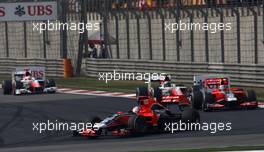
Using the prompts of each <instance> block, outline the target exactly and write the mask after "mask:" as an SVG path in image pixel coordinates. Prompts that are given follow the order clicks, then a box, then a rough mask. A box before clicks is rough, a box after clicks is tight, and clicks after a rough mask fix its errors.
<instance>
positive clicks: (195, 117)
mask: <svg viewBox="0 0 264 152" xmlns="http://www.w3.org/2000/svg"><path fill="white" fill-rule="evenodd" d="M182 122H183V123H185V130H190V131H195V130H196V129H197V128H196V127H195V126H196V125H194V123H195V124H199V123H200V114H199V112H198V111H196V110H195V109H193V108H189V109H186V110H184V111H183V113H182Z"/></svg>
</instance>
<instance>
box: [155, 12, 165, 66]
mask: <svg viewBox="0 0 264 152" xmlns="http://www.w3.org/2000/svg"><path fill="white" fill-rule="evenodd" d="M157 12H158V14H159V15H160V17H161V28H162V29H161V32H162V56H163V61H166V38H165V19H164V18H165V17H164V14H163V13H162V11H161V10H160V9H159V10H158V11H157Z"/></svg>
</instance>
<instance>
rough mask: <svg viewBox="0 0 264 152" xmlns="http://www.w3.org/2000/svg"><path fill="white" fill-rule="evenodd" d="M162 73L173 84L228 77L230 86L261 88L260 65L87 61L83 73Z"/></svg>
mask: <svg viewBox="0 0 264 152" xmlns="http://www.w3.org/2000/svg"><path fill="white" fill-rule="evenodd" d="M114 70H116V71H117V72H129V73H131V72H132V73H137V72H140V73H146V72H151V73H153V72H155V73H159V72H165V73H168V74H170V75H171V76H172V78H173V80H174V81H176V82H177V83H184V84H186V83H192V80H193V76H194V75H207V74H221V75H228V76H230V78H231V81H232V84H233V85H238V86H248V87H264V65H241V64H214V63H209V64H208V63H179V62H162V61H143V60H114V59H111V60H104V59H87V60H86V69H85V73H86V75H87V76H90V77H99V76H98V75H99V72H101V73H102V72H113V71H114Z"/></svg>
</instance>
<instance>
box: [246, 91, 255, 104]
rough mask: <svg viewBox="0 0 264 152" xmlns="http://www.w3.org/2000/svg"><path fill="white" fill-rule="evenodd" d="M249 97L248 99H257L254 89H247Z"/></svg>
mask: <svg viewBox="0 0 264 152" xmlns="http://www.w3.org/2000/svg"><path fill="white" fill-rule="evenodd" d="M247 99H248V101H249V102H250V101H257V95H256V92H255V91H254V90H247Z"/></svg>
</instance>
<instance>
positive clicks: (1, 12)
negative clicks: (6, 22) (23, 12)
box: [0, 6, 6, 17]
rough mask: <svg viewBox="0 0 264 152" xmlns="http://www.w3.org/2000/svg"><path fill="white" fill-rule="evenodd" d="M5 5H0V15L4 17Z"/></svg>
mask: <svg viewBox="0 0 264 152" xmlns="http://www.w3.org/2000/svg"><path fill="white" fill-rule="evenodd" d="M5 14H6V13H5V7H1V6H0V17H4V16H5Z"/></svg>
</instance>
